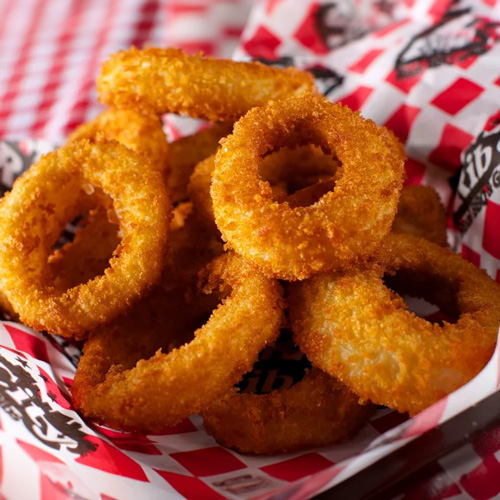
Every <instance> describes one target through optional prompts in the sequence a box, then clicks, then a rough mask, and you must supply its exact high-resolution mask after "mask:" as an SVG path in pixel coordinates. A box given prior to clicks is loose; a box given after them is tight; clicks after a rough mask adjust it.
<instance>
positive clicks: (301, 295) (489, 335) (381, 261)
mask: <svg viewBox="0 0 500 500" xmlns="http://www.w3.org/2000/svg"><path fill="white" fill-rule="evenodd" d="M376 260H377V263H376V264H374V265H373V266H371V267H368V268H367V269H364V270H363V269H360V270H349V271H346V272H337V273H333V274H331V275H324V276H317V277H314V278H312V279H311V280H308V281H305V282H302V283H294V284H292V285H291V286H290V297H289V301H290V304H291V306H290V315H291V321H292V329H293V331H294V335H295V337H294V338H295V342H296V343H297V345H298V346H299V347H300V348H301V350H302V351H303V352H304V353H305V354H306V355H307V357H308V358H309V360H310V361H311V362H312V363H313V364H314V365H315V366H317V367H318V368H320V369H322V370H325V371H326V372H327V373H329V374H330V375H332V376H334V377H337V378H339V379H340V380H341V381H342V382H344V383H345V384H346V385H347V386H348V387H350V388H351V390H353V391H354V392H355V393H356V394H358V395H359V396H360V397H361V398H364V399H367V400H370V401H372V402H373V403H376V404H383V405H386V406H389V407H391V408H394V409H396V410H398V411H400V412H406V411H408V412H410V414H411V415H414V414H416V413H418V412H419V411H421V410H423V409H424V408H426V407H427V406H429V405H431V404H433V403H435V402H436V401H438V400H439V399H441V398H442V397H443V396H445V395H446V394H448V393H450V392H452V391H454V390H455V389H457V388H458V387H460V386H462V385H463V384H465V383H466V382H468V381H469V380H470V379H471V378H473V377H474V376H475V375H476V374H477V373H479V371H480V370H481V369H482V368H483V367H484V366H485V364H486V363H487V362H488V360H489V359H490V357H491V355H492V353H493V350H494V348H495V343H496V339H497V334H498V326H499V323H500V288H499V287H498V285H497V284H496V283H495V282H494V281H493V280H491V279H490V278H489V277H488V276H487V274H486V273H485V272H484V271H483V270H479V269H477V268H476V267H475V266H474V265H472V264H471V263H469V262H467V261H465V260H463V259H462V258H461V257H460V256H458V255H456V254H455V253H453V252H452V251H451V250H448V249H446V248H442V247H439V246H437V245H435V244H433V243H430V242H428V241H426V240H424V239H421V238H417V237H415V236H412V235H403V234H393V233H391V234H390V235H388V237H387V238H386V241H385V242H384V244H383V245H382V247H381V249H380V251H379V252H378V254H377V257H376ZM396 271H398V274H397V275H396V277H397V276H400V283H402V284H403V286H404V287H406V290H405V291H406V292H408V293H410V294H411V295H417V296H422V295H423V296H424V298H426V299H428V300H430V301H431V302H433V303H435V304H437V305H438V306H440V308H441V310H442V311H444V312H445V313H447V314H448V315H450V316H458V320H457V322H456V323H455V324H449V323H446V322H445V323H444V325H443V326H440V325H438V324H432V323H430V322H428V321H426V320H425V319H423V318H419V317H417V316H415V315H414V314H413V313H411V312H409V311H408V310H407V307H406V304H405V303H404V301H403V299H402V298H401V297H399V296H397V295H395V294H394V292H391V290H390V289H388V288H387V287H386V286H385V285H384V282H383V281H382V276H383V274H384V272H385V273H386V274H389V275H390V274H394V273H396ZM410 278H411V279H410ZM429 280H430V281H431V284H432V285H434V286H429ZM436 283H437V284H438V285H439V286H436ZM453 297H455V300H452V298H453Z"/></svg>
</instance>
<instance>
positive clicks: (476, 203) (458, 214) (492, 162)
mask: <svg viewBox="0 0 500 500" xmlns="http://www.w3.org/2000/svg"><path fill="white" fill-rule="evenodd" d="M499 188H500V127H497V128H496V129H494V130H493V131H490V132H487V131H483V132H481V133H480V134H479V136H478V137H477V138H476V139H475V140H474V142H473V143H472V144H471V145H470V146H469V147H468V148H467V149H466V150H465V151H464V152H463V153H462V168H461V171H460V177H459V180H458V185H457V191H456V192H457V198H458V199H459V200H460V201H459V203H458V206H457V207H456V208H455V211H454V214H453V222H454V224H455V226H456V227H457V229H458V230H459V231H460V232H462V233H465V232H466V231H467V229H468V228H469V227H470V226H471V224H472V222H473V221H474V219H475V218H476V217H477V215H478V214H479V213H480V212H481V210H482V209H483V207H485V206H486V205H487V204H488V199H489V198H490V197H491V195H492V194H493V193H494V192H495V191H496V190H497V189H499Z"/></svg>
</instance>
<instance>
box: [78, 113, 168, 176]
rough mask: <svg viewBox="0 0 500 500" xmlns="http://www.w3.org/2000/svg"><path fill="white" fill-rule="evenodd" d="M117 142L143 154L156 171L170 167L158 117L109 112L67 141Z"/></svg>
mask: <svg viewBox="0 0 500 500" xmlns="http://www.w3.org/2000/svg"><path fill="white" fill-rule="evenodd" d="M80 139H89V140H90V141H95V142H102V141H111V140H115V141H118V142H119V143H120V144H123V145H124V146H126V147H127V148H129V149H131V150H132V151H135V152H136V153H141V154H143V155H144V156H145V157H146V158H147V159H148V160H149V161H150V162H151V166H152V167H153V168H154V169H155V170H159V171H160V172H164V171H166V170H167V167H168V142H167V138H166V136H165V134H164V132H163V124H162V122H161V120H159V119H158V118H157V117H155V116H146V115H141V114H140V113H137V112H136V111H132V110H129V109H122V110H120V109H109V110H107V111H104V112H103V113H101V114H100V115H99V116H98V117H97V118H95V119H94V120H92V121H91V122H89V123H84V124H83V125H80V126H79V127H78V128H77V129H76V130H75V131H74V132H73V133H72V134H71V135H70V136H69V138H68V142H73V141H78V140H80Z"/></svg>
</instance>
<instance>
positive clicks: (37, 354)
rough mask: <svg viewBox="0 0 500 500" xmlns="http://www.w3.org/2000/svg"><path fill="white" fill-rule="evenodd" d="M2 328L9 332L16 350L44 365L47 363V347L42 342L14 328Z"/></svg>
mask: <svg viewBox="0 0 500 500" xmlns="http://www.w3.org/2000/svg"><path fill="white" fill-rule="evenodd" d="M4 327H5V329H6V330H7V331H8V332H9V334H10V337H11V339H12V342H14V345H15V346H16V349H19V350H20V351H23V352H26V353H28V354H30V355H31V356H33V357H34V358H35V359H39V360H40V361H45V362H46V363H48V362H49V355H48V353H47V346H46V345H45V342H44V341H43V340H41V339H39V338H38V337H35V335H31V334H29V333H26V332H24V331H23V330H20V329H19V328H16V327H15V326H12V325H6V324H4Z"/></svg>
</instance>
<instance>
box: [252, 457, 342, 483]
mask: <svg viewBox="0 0 500 500" xmlns="http://www.w3.org/2000/svg"><path fill="white" fill-rule="evenodd" d="M332 465H334V464H333V462H331V461H330V460H328V459H326V458H325V457H323V456H321V455H318V454H317V453H307V454H306V455H302V456H300V457H297V458H291V459H290V460H285V461H284V462H279V463H277V464H273V465H266V466H265V467H261V468H260V470H262V471H264V472H265V473H266V474H269V475H270V476H273V477H276V478H278V479H283V480H284V481H296V480H297V479H300V478H302V477H306V476H310V475H311V474H314V473H315V472H319V471H320V470H323V469H326V468H328V467H331V466H332Z"/></svg>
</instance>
